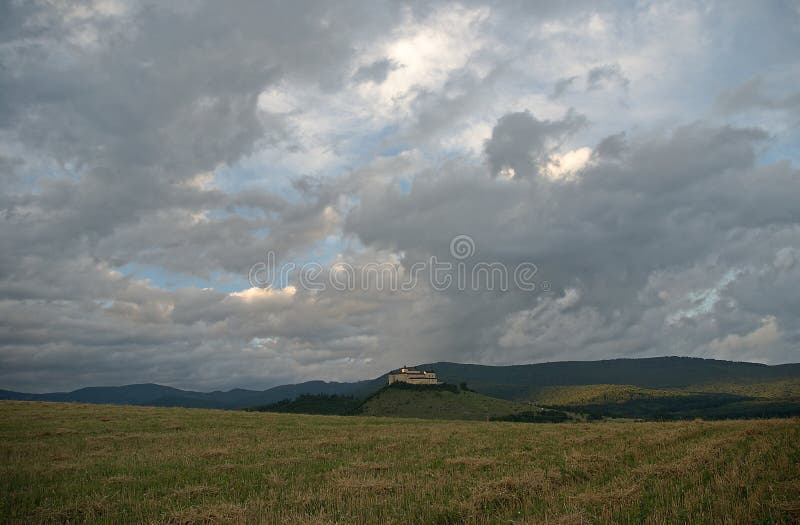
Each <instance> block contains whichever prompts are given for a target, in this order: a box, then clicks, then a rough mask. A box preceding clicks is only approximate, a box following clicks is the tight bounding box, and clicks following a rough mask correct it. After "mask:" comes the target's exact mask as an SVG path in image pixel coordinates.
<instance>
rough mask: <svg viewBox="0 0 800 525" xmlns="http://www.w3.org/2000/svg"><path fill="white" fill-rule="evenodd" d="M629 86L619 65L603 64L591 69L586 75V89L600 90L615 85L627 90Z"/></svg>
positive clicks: (628, 81)
mask: <svg viewBox="0 0 800 525" xmlns="http://www.w3.org/2000/svg"><path fill="white" fill-rule="evenodd" d="M629 84H630V80H628V79H627V78H626V77H625V75H624V74H623V73H622V68H620V67H619V64H605V65H602V66H597V67H593V68H592V69H590V70H589V72H588V73H586V89H589V90H593V89H602V88H604V87H606V86H608V85H616V86H619V87H621V88H623V89H627V88H628V85H629Z"/></svg>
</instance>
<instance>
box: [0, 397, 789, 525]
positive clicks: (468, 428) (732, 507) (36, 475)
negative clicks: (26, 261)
mask: <svg viewBox="0 0 800 525" xmlns="http://www.w3.org/2000/svg"><path fill="white" fill-rule="evenodd" d="M798 479H800V424H798V421H797V420H786V419H783V420H766V421H716V422H695V421H688V422H677V423H596V424H591V425H589V424H564V425H560V424H547V425H524V424H516V423H494V422H478V421H433V420H427V421H426V420H418V419H415V420H412V419H392V418H375V417H331V416H305V415H295V414H272V413H270V414H266V413H253V412H241V411H219V410H215V411H209V410H187V409H180V408H150V407H131V406H127V407H125V406H109V405H82V404H74V403H71V404H64V403H41V402H37V403H31V402H16V401H2V402H0V523H20V524H22V523H26V524H27V523H89V524H92V523H120V524H127V523H180V524H188V523H286V524H301V523H302V524H306V523H408V524H412V525H414V524H427V523H441V524H445V523H466V524H478V523H612V522H613V523H631V524H632V523H689V522H691V523H709V524H710V523H797V521H798V520H800V485H798V483H797V480H798Z"/></svg>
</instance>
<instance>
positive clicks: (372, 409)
mask: <svg viewBox="0 0 800 525" xmlns="http://www.w3.org/2000/svg"><path fill="white" fill-rule="evenodd" d="M535 412H541V409H540V408H538V407H535V406H534V405H532V404H530V403H525V402H518V401H508V400H505V399H498V398H494V397H488V396H484V395H482V394H478V393H476V392H471V391H469V390H465V389H463V388H460V387H457V386H455V385H449V384H444V385H410V384H407V383H393V384H391V385H388V386H386V387H385V388H382V389H381V390H379V391H378V392H376V393H375V394H374V395H372V396H370V397H369V398H367V400H366V401H364V404H363V405H361V407H360V408H359V413H361V414H363V415H365V416H383V417H416V418H423V419H473V420H490V419H495V418H503V417H506V416H511V415H515V414H527V413H535Z"/></svg>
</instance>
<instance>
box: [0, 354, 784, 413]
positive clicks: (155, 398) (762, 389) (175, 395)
mask: <svg viewBox="0 0 800 525" xmlns="http://www.w3.org/2000/svg"><path fill="white" fill-rule="evenodd" d="M419 367H420V368H424V369H429V370H434V371H435V372H437V373H438V375H439V378H440V379H441V380H443V381H445V382H447V383H452V384H460V383H462V382H467V383H468V384H469V386H470V388H471V389H472V390H474V391H476V392H478V393H480V394H484V395H488V396H491V397H497V398H502V399H506V400H509V401H531V400H534V401H537V402H538V400H537V395H541V392H542V391H543V390H542V389H546V388H548V387H574V386H582V385H618V386H623V385H627V387H625V388H638V389H650V390H655V389H669V390H673V391H674V390H683V391H686V392H713V393H733V394H738V395H741V396H747V397H754V398H761V397H772V398H782V399H786V398H791V397H795V398H796V397H797V396H798V392H800V386H798V385H800V364H787V365H777V366H767V365H762V364H757V363H740V362H732V361H717V360H712V359H698V358H688V357H657V358H647V359H612V360H605V361H564V362H553V363H535V364H528V365H512V366H486V365H472V364H460V363H448V362H441V363H433V364H425V365H419ZM386 378H387V375H386V374H383V375H381V376H379V377H377V378H375V379H371V380H365V381H358V382H354V383H337V382H325V381H309V382H306V383H300V384H293V385H281V386H277V387H274V388H270V389H267V390H263V391H259V390H244V389H234V390H230V391H227V392H221V391H215V392H193V391H186V390H180V389H177V388H171V387H166V386H161V385H155V384H144V385H127V386H120V387H91V388H82V389H80V390H75V391H73V392H56V393H51V394H26V393H21V392H12V391H4V390H0V399H11V400H27V401H71V402H82V403H109V404H130V405H152V406H179V407H195V408H226V409H238V408H246V407H253V406H262V405H268V404H271V403H277V402H279V401H281V400H284V399H295V398H297V397H298V396H300V395H303V394H311V395H320V394H323V395H338V396H354V397H356V398H360V399H363V398H366V397H368V396H369V395H370V394H372V393H373V392H376V391H377V390H379V389H380V388H382V387H383V386H384V385H385V384H386ZM609 388H610V387H609ZM631 395H636V394H635V393H631Z"/></svg>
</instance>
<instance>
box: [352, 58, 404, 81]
mask: <svg viewBox="0 0 800 525" xmlns="http://www.w3.org/2000/svg"><path fill="white" fill-rule="evenodd" d="M398 67H400V66H399V65H398V64H397V63H396V62H394V61H393V60H392V59H390V58H384V59H381V60H376V61H375V62H372V63H371V64H367V65H364V66H361V67H360V68H358V70H357V71H356V72H355V74H354V75H353V81H355V82H372V83H374V84H381V83H382V82H383V81H384V80H386V77H388V76H389V73H391V72H392V71H394V70H395V69H397V68H398Z"/></svg>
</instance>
